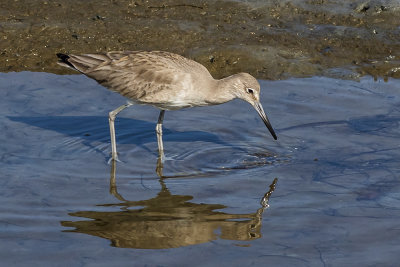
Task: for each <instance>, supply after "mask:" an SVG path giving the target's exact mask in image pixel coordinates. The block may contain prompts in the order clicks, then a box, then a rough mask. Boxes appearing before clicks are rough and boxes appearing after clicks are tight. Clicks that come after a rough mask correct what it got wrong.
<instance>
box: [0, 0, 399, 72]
mask: <svg viewBox="0 0 400 267" xmlns="http://www.w3.org/2000/svg"><path fill="white" fill-rule="evenodd" d="M243 2H244V1H243ZM271 2H274V3H271ZM343 2H344V3H343ZM395 2H396V1H383V0H382V1H356V0H352V1H340V0H337V1H334V0H332V1H320V0H318V1H317V0H312V1H304V0H298V1H268V3H267V4H265V3H264V1H248V2H247V3H241V2H239V1H211V0H202V1H198V0H196V1H189V2H188V1H180V0H167V1H155V0H150V1H141V0H137V1H133V0H120V1H110V0H100V1H95V2H93V1H80V0H70V1H62V0H54V1H38V0H25V1H22V0H19V1H18V0H4V1H1V3H0V32H1V37H0V38H1V42H0V55H1V61H0V71H21V70H32V71H48V72H55V73H62V72H65V71H66V70H64V69H62V68H60V67H58V66H57V65H56V64H55V62H56V58H55V56H54V54H55V53H56V52H60V51H61V52H71V53H82V52H93V51H110V50H138V49H141V50H155V49H159V50H168V51H172V52H177V53H180V54H183V55H186V56H188V57H191V58H194V59H196V60H197V61H199V62H201V63H203V64H205V65H206V66H207V68H208V69H210V71H211V72H212V73H213V75H214V76H216V77H220V76H225V75H228V74H231V73H234V72H239V71H247V72H251V73H252V74H254V75H256V76H257V77H258V78H264V79H265V78H269V79H280V78H287V77H291V76H295V77H303V76H310V75H327V76H336V77H345V78H357V77H358V76H359V75H365V74H370V75H373V76H384V77H396V78H400V59H399V58H400V52H399V51H400V28H399V26H398V25H399V24H398V22H399V21H400V5H399V4H395Z"/></svg>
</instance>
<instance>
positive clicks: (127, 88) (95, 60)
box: [58, 51, 213, 109]
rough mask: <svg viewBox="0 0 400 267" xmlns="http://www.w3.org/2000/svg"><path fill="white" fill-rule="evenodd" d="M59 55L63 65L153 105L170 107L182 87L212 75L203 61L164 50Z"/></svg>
mask: <svg viewBox="0 0 400 267" xmlns="http://www.w3.org/2000/svg"><path fill="white" fill-rule="evenodd" d="M58 57H59V58H60V59H61V64H62V65H66V66H68V67H70V68H74V69H76V70H78V71H80V72H82V73H83V74H85V75H87V76H89V77H91V78H93V79H95V80H96V81H98V82H99V83H100V84H102V85H104V86H105V87H107V88H109V89H111V90H113V91H116V92H118V93H120V94H121V95H123V96H125V97H127V98H129V99H131V100H132V101H134V102H139V103H145V104H154V105H158V104H159V102H164V103H165V104H166V105H167V106H166V108H167V109H168V105H172V106H173V105H175V104H174V103H172V102H171V101H174V99H175V100H176V99H178V98H179V97H182V92H183V91H190V90H195V89H196V88H193V85H196V84H197V83H199V81H205V82H206V81H207V80H212V79H213V78H212V76H211V75H210V73H209V72H208V70H207V69H206V68H205V67H204V66H203V65H201V64H199V63H197V62H195V61H193V60H190V59H187V58H185V57H183V56H180V55H177V54H173V53H169V52H162V51H151V52H145V51H123V52H108V53H104V54H83V55H69V56H66V55H63V54H59V55H58ZM200 77H201V79H198V78H200ZM199 86H201V84H200V85H199ZM178 94H180V95H178ZM161 100H162V101H161ZM170 102H171V103H170ZM177 105H178V106H179V104H177ZM178 106H177V108H181V107H178ZM189 106H190V105H189ZM182 107H184V105H183V106H182ZM170 108H173V107H170Z"/></svg>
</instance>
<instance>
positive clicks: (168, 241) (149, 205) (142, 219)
mask: <svg viewBox="0 0 400 267" xmlns="http://www.w3.org/2000/svg"><path fill="white" fill-rule="evenodd" d="M115 167H116V166H115V162H113V164H112V168H111V179H110V192H111V193H112V194H113V195H114V196H115V197H116V198H117V199H119V200H120V201H121V203H118V204H105V205H100V206H107V207H110V206H114V207H115V206H118V207H120V208H121V210H120V211H116V212H109V211H107V212H106V211H104V212H101V211H100V212H99V211H80V212H74V213H70V214H69V215H71V216H75V217H83V218H89V219H91V220H84V221H63V222H61V225H62V226H65V227H74V228H75V229H74V230H65V231H66V232H77V233H85V234H89V235H93V236H99V237H103V238H107V239H109V240H110V241H111V244H112V246H115V247H124V248H141V249H164V248H176V247H181V246H188V245H194V244H200V243H205V242H209V241H212V240H215V239H217V238H222V239H229V240H242V241H248V240H253V239H257V238H259V237H260V236H261V222H262V217H261V216H262V214H263V212H264V210H265V209H266V208H267V207H268V206H269V205H268V199H269V197H270V195H271V193H272V191H273V190H274V188H275V184H276V182H277V179H275V180H274V182H273V183H272V184H271V186H270V190H269V191H268V192H267V193H266V194H265V196H264V197H263V198H262V200H261V207H258V209H256V210H255V212H254V213H248V214H229V213H225V212H222V211H218V210H221V209H224V208H226V206H224V205H221V204H197V203H192V202H189V201H190V200H192V199H193V197H192V196H189V195H172V194H171V193H170V192H169V190H168V188H167V187H166V185H165V183H164V181H163V179H160V184H161V190H160V192H159V193H158V194H157V196H155V197H154V198H151V199H148V200H140V201H127V200H125V199H124V198H123V197H122V196H121V195H120V194H119V193H118V191H117V187H116V182H115V171H116V169H115Z"/></svg>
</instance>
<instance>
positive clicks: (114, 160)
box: [107, 155, 122, 165]
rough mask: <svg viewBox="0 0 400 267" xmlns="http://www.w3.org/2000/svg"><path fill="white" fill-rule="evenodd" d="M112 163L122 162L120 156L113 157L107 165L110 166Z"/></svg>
mask: <svg viewBox="0 0 400 267" xmlns="http://www.w3.org/2000/svg"><path fill="white" fill-rule="evenodd" d="M112 162H122V161H121V160H119V158H118V155H113V156H111V158H110V159H109V160H108V161H107V163H108V164H109V165H110V164H111V163H112Z"/></svg>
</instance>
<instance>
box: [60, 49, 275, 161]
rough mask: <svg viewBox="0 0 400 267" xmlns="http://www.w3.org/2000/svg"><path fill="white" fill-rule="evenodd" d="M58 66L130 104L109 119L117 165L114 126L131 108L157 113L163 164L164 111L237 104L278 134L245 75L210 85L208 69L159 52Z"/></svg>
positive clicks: (67, 60) (94, 57)
mask: <svg viewBox="0 0 400 267" xmlns="http://www.w3.org/2000/svg"><path fill="white" fill-rule="evenodd" d="M57 56H58V58H59V59H60V60H59V62H58V63H59V64H60V65H62V66H65V67H68V68H72V69H74V70H77V71H79V72H81V73H83V74H85V75H86V76H88V77H90V78H92V79H94V80H96V81H97V82H98V83H99V84H101V85H103V86H105V87H107V88H108V89H110V90H112V91H115V92H117V93H120V94H121V95H123V96H125V97H126V98H128V102H127V103H126V104H124V105H122V106H120V107H118V108H116V109H115V110H113V111H111V112H110V113H109V117H108V118H109V125H110V135H111V157H112V158H111V159H110V160H114V161H116V160H118V154H117V145H116V140H115V127H114V121H115V117H116V116H117V114H118V113H120V112H121V111H122V110H124V109H125V108H127V107H130V106H132V105H133V104H145V105H151V106H154V107H156V108H158V109H160V110H161V111H160V115H159V117H158V122H157V126H156V132H157V143H158V152H159V157H160V158H161V160H162V161H163V158H164V146H163V141H162V123H163V120H164V113H165V110H178V109H182V108H189V107H198V106H210V105H218V104H222V103H226V102H228V101H231V100H233V99H235V98H240V99H242V100H244V101H247V102H248V103H250V104H251V105H252V106H253V107H254V108H255V109H256V111H257V112H258V114H259V115H260V117H261V119H262V120H263V122H264V124H265V126H267V128H268V130H269V131H270V133H271V135H272V136H273V138H274V139H275V140H276V139H277V137H276V134H275V132H274V129H273V128H272V126H271V123H270V122H269V120H268V117H267V115H266V114H265V112H264V109H263V107H262V105H261V103H260V84H259V83H258V82H257V80H256V79H255V78H254V77H253V76H251V75H250V74H248V73H238V74H234V75H232V76H229V77H226V78H223V79H220V80H218V79H214V78H213V77H212V76H211V74H210V73H209V72H208V70H207V69H206V67H204V66H203V65H201V64H200V63H197V62H196V61H193V60H190V59H188V58H185V57H183V56H180V55H177V54H173V53H169V52H162V51H150V52H145V51H117V52H108V53H102V54H82V55H72V54H71V55H66V54H61V53H59V54H57Z"/></svg>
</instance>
